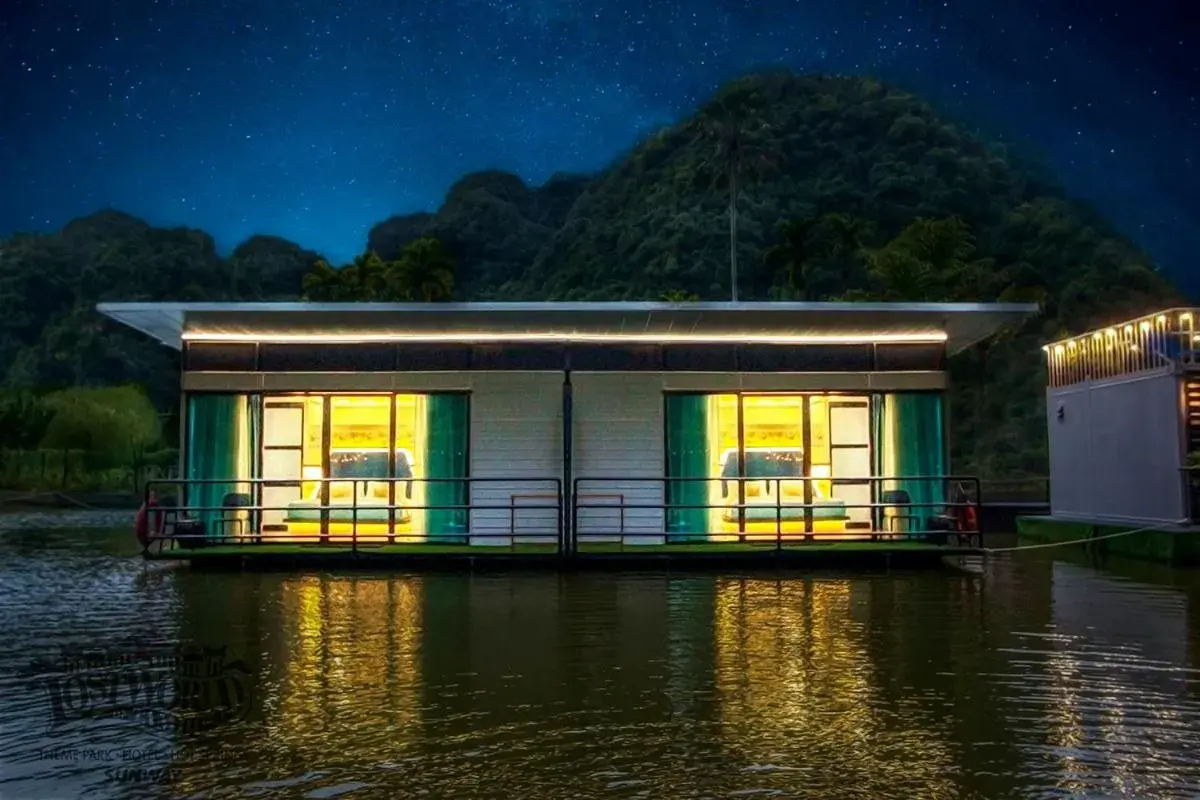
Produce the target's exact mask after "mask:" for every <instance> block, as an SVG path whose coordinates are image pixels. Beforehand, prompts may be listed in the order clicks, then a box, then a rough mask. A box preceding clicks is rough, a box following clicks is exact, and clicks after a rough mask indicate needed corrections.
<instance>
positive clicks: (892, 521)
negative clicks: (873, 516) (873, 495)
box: [881, 489, 919, 533]
mask: <svg viewBox="0 0 1200 800" xmlns="http://www.w3.org/2000/svg"><path fill="white" fill-rule="evenodd" d="M881 500H882V504H883V517H884V519H885V520H886V522H885V524H886V525H887V531H888V533H896V522H897V520H904V532H905V533H910V532H911V531H912V526H913V525H914V524H915V523H916V521H917V520H918V519H919V517H918V516H917V515H916V514H914V513H912V512H913V509H912V497H911V496H910V495H909V493H908V492H907V491H905V490H904V489H888V490H887V491H885V492H884V493H883V497H882V498H881ZM888 509H891V510H892V512H893V513H892V514H891V516H888V513H887V512H888Z"/></svg>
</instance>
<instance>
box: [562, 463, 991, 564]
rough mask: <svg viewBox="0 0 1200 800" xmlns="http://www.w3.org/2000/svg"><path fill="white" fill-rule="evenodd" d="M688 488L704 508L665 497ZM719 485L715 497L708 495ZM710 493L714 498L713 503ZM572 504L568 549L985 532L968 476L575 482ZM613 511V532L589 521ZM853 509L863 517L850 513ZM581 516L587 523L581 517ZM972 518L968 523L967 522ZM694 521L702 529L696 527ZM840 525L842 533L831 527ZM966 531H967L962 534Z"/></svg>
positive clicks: (968, 536)
mask: <svg viewBox="0 0 1200 800" xmlns="http://www.w3.org/2000/svg"><path fill="white" fill-rule="evenodd" d="M821 484H826V485H829V484H832V486H833V487H834V490H835V492H836V488H837V487H838V486H856V487H862V488H864V489H867V490H868V491H867V494H868V496H869V497H870V498H871V499H869V500H858V501H853V500H850V499H849V498H837V497H828V498H822V497H820V492H819V491H818V490H817V487H818V486H819V485H821ZM688 486H700V487H703V488H701V489H700V493H701V494H703V495H705V496H706V502H687V501H680V500H677V499H675V498H672V497H669V496H668V495H670V494H675V493H677V492H678V493H681V494H683V493H687V490H686V489H684V488H683V487H688ZM718 486H719V487H720V488H719V491H714V489H717V487H718ZM785 490H790V491H788V492H785ZM714 494H716V495H718V496H719V497H720V499H719V500H713V499H711V498H712V497H713V495H714ZM752 494H753V495H755V496H754V497H751V496H750V495H752ZM789 494H790V496H787V495H789ZM613 496H620V497H622V502H621V504H620V506H619V507H614V505H613V504H612V503H611V502H609V501H601V500H596V499H591V498H595V497H613ZM571 497H572V504H571V509H570V525H569V526H568V530H569V531H571V536H570V537H569V538H568V544H569V545H571V546H573V547H578V545H579V543H581V542H584V543H586V542H588V541H605V540H616V541H619V542H620V543H622V544H625V543H626V542H627V541H629V540H631V539H632V540H634V541H635V542H638V541H646V540H647V539H649V538H650V537H654V536H658V537H660V538H663V540H664V541H665V542H666V543H672V542H685V543H703V544H713V545H720V544H722V543H728V542H737V543H741V544H745V543H756V544H761V543H773V544H774V546H775V547H782V546H783V545H784V544H785V543H788V542H797V541H814V540H826V541H829V540H836V539H843V540H844V539H868V540H879V539H921V540H929V539H931V538H934V537H937V538H941V537H949V538H953V539H955V540H956V541H961V542H963V543H968V542H969V543H971V544H976V545H977V544H979V543H980V542H981V541H982V534H983V532H982V530H981V529H980V522H979V521H980V519H981V514H980V497H981V489H980V482H979V479H978V478H976V477H973V476H967V475H920V476H911V477H910V476H906V477H894V476H869V477H860V478H849V477H846V478H843V477H839V478H828V477H791V476H788V477H770V478H762V477H697V478H682V477H671V478H629V477H617V476H612V477H580V478H576V479H575V480H574V482H573V486H572V487H571ZM785 497H787V499H785ZM614 510H616V511H619V514H620V516H619V517H618V518H617V520H616V521H617V523H618V525H619V527H617V526H610V525H607V524H604V523H601V524H599V525H597V524H596V522H597V521H598V520H597V519H596V518H597V517H599V516H600V515H599V514H596V513H595V512H608V513H609V514H611V513H612V511H614ZM853 511H858V512H862V513H859V514H851V513H850V512H853ZM589 512H591V514H589ZM688 512H692V514H689V513H688ZM696 512H699V513H696ZM715 512H719V513H715ZM589 516H592V517H593V518H592V519H591V520H589V519H587V517H589ZM689 517H692V519H688V518H689ZM854 517H858V519H854ZM972 518H973V519H974V523H973V524H971V523H969V522H968V520H970V519H972ZM696 522H699V523H700V525H699V526H696V525H694V523H696ZM589 523H590V524H589ZM689 523H692V524H689ZM823 523H824V524H823ZM830 523H832V524H830ZM839 525H840V526H841V529H837V526H839ZM697 527H698V529H695V528H697ZM822 527H825V528H826V530H821V528H822ZM830 527H832V528H833V529H832V530H829V529H828V528H830ZM968 527H969V528H970V530H964V528H968ZM688 528H693V529H691V530H688Z"/></svg>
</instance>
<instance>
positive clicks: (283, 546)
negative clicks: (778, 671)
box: [99, 303, 1036, 559]
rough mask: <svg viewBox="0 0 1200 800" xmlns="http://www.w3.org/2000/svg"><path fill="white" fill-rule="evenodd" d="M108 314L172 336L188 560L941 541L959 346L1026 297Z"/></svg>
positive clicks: (1019, 316)
mask: <svg viewBox="0 0 1200 800" xmlns="http://www.w3.org/2000/svg"><path fill="white" fill-rule="evenodd" d="M99 310H100V311H101V312H102V313H103V314H105V315H107V316H109V317H111V318H112V319H114V320H116V321H118V322H120V323H123V324H125V325H128V326H130V327H132V328H135V329H137V330H139V331H142V332H143V333H145V334H147V335H148V336H151V337H154V338H155V339H157V340H159V341H160V342H162V343H163V344H164V345H166V346H168V347H172V348H176V349H180V350H181V351H182V368H183V370H182V390H183V408H182V419H183V425H182V431H183V435H182V440H183V441H182V464H181V473H180V474H181V478H180V479H179V480H177V481H173V482H170V483H169V484H167V483H163V484H158V485H154V486H151V487H150V491H151V492H152V493H153V495H154V496H153V498H150V500H151V502H157V504H158V508H156V509H151V510H152V511H153V513H150V514H148V520H149V521H148V522H147V523H146V524H147V525H148V526H149V527H150V528H151V530H150V531H149V533H150V536H151V538H152V539H153V540H154V542H153V544H152V546H151V547H149V548H148V551H149V552H150V553H151V554H162V555H171V554H173V555H174V557H180V555H181V554H182V556H186V557H189V558H193V559H195V558H199V557H201V556H204V555H217V554H228V553H229V552H230V551H231V548H236V553H237V554H239V556H242V555H246V554H249V553H255V554H265V553H270V552H275V553H289V554H292V555H295V554H297V553H305V554H308V553H324V554H326V555H328V554H329V553H331V552H335V551H336V552H342V551H345V550H348V549H349V550H352V551H354V552H360V551H361V552H373V553H376V554H381V553H388V552H393V553H404V554H408V555H415V554H430V553H458V554H462V553H468V552H469V553H471V554H472V555H473V556H474V555H478V554H480V553H483V554H487V553H489V552H491V553H498V552H502V551H503V552H508V553H512V552H517V551H519V552H522V553H534V552H545V553H549V554H552V555H557V556H572V555H584V554H587V553H600V552H614V551H619V552H625V553H628V552H642V553H649V552H659V553H661V552H667V551H670V552H692V551H699V550H706V551H707V552H713V551H715V550H721V551H724V552H730V551H733V550H737V549H739V548H740V549H742V550H746V551H749V550H757V551H761V550H763V549H764V547H765V548H766V549H771V548H774V549H776V550H785V549H788V550H792V549H797V550H798V549H802V548H804V547H805V546H808V547H809V548H810V549H811V546H812V545H815V544H827V543H847V542H849V543H855V542H863V543H868V544H873V545H879V544H881V543H886V544H888V546H889V547H891V548H892V549H893V550H895V549H896V548H897V547H899V546H900V545H905V546H911V547H926V546H933V545H932V544H930V543H931V542H934V543H937V542H942V541H947V531H951V532H954V531H959V530H960V529H961V528H962V526H961V524H958V523H961V521H962V517H963V513H962V512H964V511H965V510H966V509H968V508H969V507H970V506H971V505H972V504H974V503H977V502H978V485H977V483H978V482H977V481H975V480H974V479H973V478H969V477H961V476H952V475H949V474H948V469H947V462H948V457H947V452H948V446H947V433H946V432H947V413H946V407H945V406H946V404H945V393H946V388H947V374H946V359H947V357H948V356H950V355H952V354H954V353H955V352H957V351H959V350H962V349H964V348H967V347H970V346H971V345H973V344H975V343H977V342H979V341H981V340H983V339H985V338H987V337H988V336H990V335H992V334H993V333H995V332H996V331H997V330H998V329H999V328H1000V327H1002V326H1004V325H1008V324H1013V323H1019V322H1020V321H1022V320H1023V319H1024V318H1026V317H1027V316H1028V315H1030V314H1032V313H1034V312H1035V311H1036V307H1035V306H1029V305H1023V304H991V305H987V304H887V303H740V304H730V303H687V304H664V303H465V304H457V303H446V304H316V303H311V304H310V303H250V304H240V303H235V304H210V303H107V304H102V305H101V306H99ZM956 521H957V522H956ZM939 537H940V538H939ZM949 541H951V542H952V543H953V542H957V541H958V539H957V538H955V537H951V538H950V539H949Z"/></svg>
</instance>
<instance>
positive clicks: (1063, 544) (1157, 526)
mask: <svg viewBox="0 0 1200 800" xmlns="http://www.w3.org/2000/svg"><path fill="white" fill-rule="evenodd" d="M1190 522H1191V520H1190V519H1180V520H1173V521H1169V522H1159V523H1156V524H1154V525H1147V526H1145V527H1144V528H1134V529H1132V530H1128V531H1117V532H1116V533H1106V534H1104V535H1103V536H1089V537H1087V538H1085V539H1069V540H1068V541H1065V542H1043V543H1041V544H1020V545H1017V546H1016V547H984V548H981V549H982V550H983V552H984V553H987V554H991V553H1012V552H1015V551H1017V550H1042V549H1044V548H1047V547H1066V546H1068V545H1072V544H1088V543H1089V542H1102V541H1104V540H1105V539H1116V538H1118V537H1121V536H1132V535H1133V534H1135V533H1145V532H1146V531H1156V530H1162V529H1163V527H1164V526H1166V525H1187V524H1189V523H1190ZM1092 527H1095V526H1094V525H1093V526H1092Z"/></svg>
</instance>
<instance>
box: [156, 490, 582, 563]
mask: <svg viewBox="0 0 1200 800" xmlns="http://www.w3.org/2000/svg"><path fill="white" fill-rule="evenodd" d="M397 483H405V484H410V483H419V484H424V483H429V484H447V483H450V484H462V486H463V489H464V490H466V491H469V489H470V487H471V486H473V485H478V484H485V485H486V484H510V485H511V484H516V485H521V484H543V485H546V486H552V487H553V495H551V496H552V497H553V498H554V499H555V504H554V505H550V504H546V505H544V506H538V507H542V508H548V509H549V508H553V509H555V510H556V511H557V512H558V513H557V514H556V515H555V535H556V538H557V540H558V548H559V550H560V551H561V549H562V547H563V544H564V531H563V522H564V518H563V514H562V507H563V499H564V497H563V481H562V479H561V478H557V477H464V478H415V477H395V478H392V477H388V478H328V477H323V478H300V479H291V478H287V479H280V478H170V479H159V480H154V481H149V482H147V484H146V486H145V489H144V502H145V503H146V505H147V507H149V504H150V500H151V498H152V497H153V498H154V500H155V504H154V508H153V513H156V514H162V515H163V519H164V523H163V528H164V531H165V530H166V523H167V522H171V523H173V524H177V523H178V522H179V521H180V516H181V515H186V514H201V513H206V512H207V513H213V512H222V513H225V512H237V513H247V514H259V515H261V514H262V513H263V512H269V511H283V512H287V511H290V510H292V506H290V505H285V506H276V505H266V504H263V503H249V504H245V505H236V506H234V505H224V504H222V505H194V504H189V503H188V502H187V501H186V498H180V499H179V500H178V501H177V502H174V503H171V504H167V505H164V504H162V503H160V502H159V498H158V494H159V490H160V488H161V487H175V488H182V489H183V491H184V494H186V491H187V488H188V487H189V486H192V487H200V486H229V487H235V488H240V487H271V486H281V487H295V486H297V485H302V484H317V485H318V486H319V487H321V490H322V491H320V492H319V494H321V495H322V496H324V497H327V495H326V494H325V492H324V491H323V490H324V489H325V488H326V487H327V486H328V485H339V486H345V485H348V486H349V487H350V489H351V493H350V498H351V499H350V502H349V503H331V502H317V503H309V504H306V506H305V509H306V510H308V511H316V512H318V513H319V514H320V525H321V528H322V532H321V533H319V534H316V535H304V534H294V533H290V534H289V535H288V539H289V540H290V541H291V542H295V543H304V542H307V541H313V540H315V541H317V542H322V543H325V542H328V540H329V534H328V524H329V522H331V520H330V518H329V516H328V512H331V511H345V510H349V511H350V528H351V531H350V539H351V541H350V544H351V549H352V550H357V549H358V527H359V524H360V522H359V520H360V515H359V512H360V510H361V509H362V508H364V506H362V505H360V504H359V499H358V498H359V490H360V488H365V487H366V486H368V485H371V484H376V485H377V484H388V485H389V492H388V502H386V503H372V504H370V505H369V506H366V508H370V509H372V510H380V509H383V510H386V511H387V512H388V528H389V532H388V534H387V536H388V538H389V540H391V539H395V538H396V537H397V536H399V537H402V538H403V537H406V534H404V533H396V532H395V530H394V520H395V512H397V511H450V512H466V520H467V521H466V525H467V530H466V531H465V533H464V534H463V535H466V536H470V537H471V538H483V539H487V538H510V537H511V536H512V534H511V533H508V532H503V531H501V532H486V531H471V530H470V512H471V511H488V510H497V511H498V510H509V511H511V510H512V509H513V506H512V502H511V499H510V501H509V502H508V503H504V502H494V503H479V502H474V501H472V500H471V499H470V498H469V497H468V499H467V502H465V503H412V502H404V503H400V502H396V501H395V499H394V498H395V496H396V494H395V492H394V490H393V488H392V487H394V485H395V484H397ZM227 494H241V492H237V491H233V492H227ZM225 521H226V520H224V519H222V523H224V522H225ZM510 527H511V526H510ZM411 535H412V536H416V535H418V534H411ZM254 538H255V539H258V540H260V541H261V539H262V538H263V537H262V531H261V530H258V531H257V532H256V534H255V535H254ZM245 539H246V537H245V536H241V537H239V536H226V535H224V526H223V524H222V534H221V535H213V534H210V533H208V532H204V533H200V534H179V533H174V532H172V533H171V534H170V535H166V534H163V535H157V536H151V537H150V542H149V543H148V545H147V549H149V544H153V543H154V542H155V541H157V542H158V543H159V552H161V551H162V543H163V542H164V541H169V542H171V543H172V545H173V544H174V543H175V542H179V541H182V542H187V541H200V540H202V541H205V542H214V543H225V542H228V541H231V540H232V541H237V542H239V543H245Z"/></svg>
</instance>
